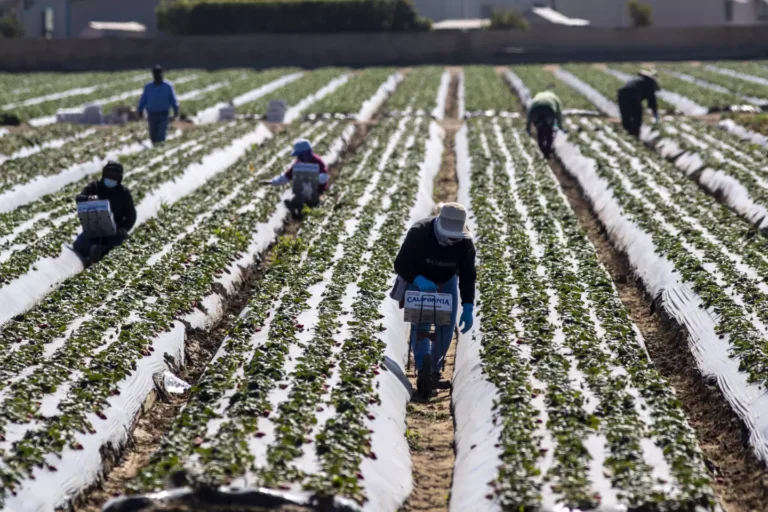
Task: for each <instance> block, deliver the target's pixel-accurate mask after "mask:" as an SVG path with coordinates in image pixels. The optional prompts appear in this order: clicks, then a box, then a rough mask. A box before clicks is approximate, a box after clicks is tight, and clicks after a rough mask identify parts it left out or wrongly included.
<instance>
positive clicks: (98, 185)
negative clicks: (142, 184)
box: [75, 180, 136, 231]
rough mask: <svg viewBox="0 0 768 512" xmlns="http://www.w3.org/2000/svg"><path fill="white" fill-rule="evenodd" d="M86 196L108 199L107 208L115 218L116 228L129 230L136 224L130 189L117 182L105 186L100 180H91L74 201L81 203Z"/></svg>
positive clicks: (86, 198) (85, 199)
mask: <svg viewBox="0 0 768 512" xmlns="http://www.w3.org/2000/svg"><path fill="white" fill-rule="evenodd" d="M88 196H98V198H99V199H108V200H109V208H110V209H111V210H112V215H113V217H114V218H115V225H116V226H117V229H121V228H122V229H125V230H126V231H129V230H130V229H131V228H132V227H133V225H134V224H136V207H135V206H134V204H133V196H131V191H130V190H128V189H127V188H126V187H124V186H123V185H122V184H118V185H117V186H116V187H114V188H107V187H105V186H104V183H102V181H101V180H98V181H92V182H90V183H89V184H88V185H86V187H85V188H84V189H83V191H82V192H80V195H78V196H77V197H76V198H75V201H77V202H78V203H82V202H83V201H87V200H88Z"/></svg>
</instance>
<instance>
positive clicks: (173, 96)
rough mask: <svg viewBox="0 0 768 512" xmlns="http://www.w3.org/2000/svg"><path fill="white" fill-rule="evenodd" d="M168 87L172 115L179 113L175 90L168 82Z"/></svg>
mask: <svg viewBox="0 0 768 512" xmlns="http://www.w3.org/2000/svg"><path fill="white" fill-rule="evenodd" d="M168 88H169V89H170V93H169V94H170V95H171V97H170V102H171V107H172V108H173V113H174V115H176V116H178V115H179V99H178V98H177V97H176V90H175V89H174V88H173V85H171V84H168Z"/></svg>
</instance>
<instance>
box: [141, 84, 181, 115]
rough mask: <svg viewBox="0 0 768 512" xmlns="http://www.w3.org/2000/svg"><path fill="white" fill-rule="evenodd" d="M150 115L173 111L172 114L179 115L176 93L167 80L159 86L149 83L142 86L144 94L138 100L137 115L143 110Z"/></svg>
mask: <svg viewBox="0 0 768 512" xmlns="http://www.w3.org/2000/svg"><path fill="white" fill-rule="evenodd" d="M145 109H146V111H147V112H148V113H150V114H162V113H166V114H167V113H168V111H169V110H171V109H173V111H174V113H175V114H177V115H178V113H179V100H178V99H177V98H176V91H174V90H173V85H171V83H170V82H168V81H167V80H163V82H162V83H161V84H156V83H155V82H150V83H148V84H147V85H145V86H144V92H143V93H142V95H141V99H140V100H139V113H141V112H144V110H145Z"/></svg>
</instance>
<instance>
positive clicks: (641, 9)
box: [627, 0, 653, 27]
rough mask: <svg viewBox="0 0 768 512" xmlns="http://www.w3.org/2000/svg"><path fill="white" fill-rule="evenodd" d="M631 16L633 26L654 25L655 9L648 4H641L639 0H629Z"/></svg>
mask: <svg viewBox="0 0 768 512" xmlns="http://www.w3.org/2000/svg"><path fill="white" fill-rule="evenodd" d="M627 9H629V17H630V18H631V19H632V26H633V27H650V26H651V25H653V10H652V8H651V6H650V5H648V4H641V3H640V2H638V1H637V0H629V3H628V4H627Z"/></svg>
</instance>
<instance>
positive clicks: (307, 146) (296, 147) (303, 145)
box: [291, 139, 312, 156]
mask: <svg viewBox="0 0 768 512" xmlns="http://www.w3.org/2000/svg"><path fill="white" fill-rule="evenodd" d="M305 151H312V144H311V143H310V142H309V141H308V140H307V139H299V140H297V141H296V142H294V143H293V153H291V156H299V155H300V154H302V153H304V152H305Z"/></svg>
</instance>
